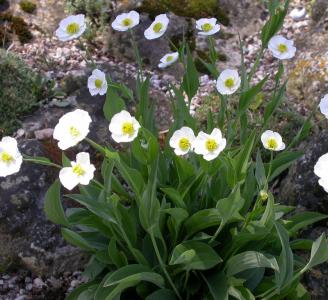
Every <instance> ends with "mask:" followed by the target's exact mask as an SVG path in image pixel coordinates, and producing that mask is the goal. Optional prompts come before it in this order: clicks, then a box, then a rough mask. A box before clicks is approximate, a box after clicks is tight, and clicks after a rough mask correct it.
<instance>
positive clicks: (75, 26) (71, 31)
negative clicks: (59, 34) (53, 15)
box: [66, 23, 80, 35]
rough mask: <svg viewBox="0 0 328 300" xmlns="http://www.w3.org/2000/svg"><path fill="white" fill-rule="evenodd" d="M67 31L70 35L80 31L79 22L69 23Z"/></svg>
mask: <svg viewBox="0 0 328 300" xmlns="http://www.w3.org/2000/svg"><path fill="white" fill-rule="evenodd" d="M66 31H67V33H68V34H70V35H73V34H77V33H78V32H79V31H80V25H79V24H78V23H71V24H68V25H67V27H66Z"/></svg>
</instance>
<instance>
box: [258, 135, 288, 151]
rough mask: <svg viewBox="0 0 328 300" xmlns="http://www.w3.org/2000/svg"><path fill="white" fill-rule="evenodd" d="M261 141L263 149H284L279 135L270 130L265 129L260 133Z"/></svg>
mask: <svg viewBox="0 0 328 300" xmlns="http://www.w3.org/2000/svg"><path fill="white" fill-rule="evenodd" d="M261 141H262V144H263V147H264V148H265V149H268V150H271V151H281V150H284V149H285V147H286V146H285V144H284V143H283V141H282V138H281V135H280V134H279V133H278V132H273V131H272V130H266V131H265V132H263V133H262V135H261Z"/></svg>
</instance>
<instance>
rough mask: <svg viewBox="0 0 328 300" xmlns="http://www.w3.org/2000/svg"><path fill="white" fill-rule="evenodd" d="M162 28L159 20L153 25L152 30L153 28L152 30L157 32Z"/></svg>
mask: <svg viewBox="0 0 328 300" xmlns="http://www.w3.org/2000/svg"><path fill="white" fill-rule="evenodd" d="M162 28H163V24H162V23H160V22H158V23H156V24H155V25H154V26H153V30H154V32H156V33H159V32H160V31H161V30H162Z"/></svg>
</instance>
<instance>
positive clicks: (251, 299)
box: [229, 286, 255, 300]
mask: <svg viewBox="0 0 328 300" xmlns="http://www.w3.org/2000/svg"><path fill="white" fill-rule="evenodd" d="M229 295H231V296H233V297H234V298H236V299H238V300H255V296H254V295H253V294H252V292H251V291H250V290H249V289H247V288H245V287H243V286H238V287H234V286H231V287H230V288H229Z"/></svg>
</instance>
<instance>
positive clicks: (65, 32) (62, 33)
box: [56, 15, 87, 42]
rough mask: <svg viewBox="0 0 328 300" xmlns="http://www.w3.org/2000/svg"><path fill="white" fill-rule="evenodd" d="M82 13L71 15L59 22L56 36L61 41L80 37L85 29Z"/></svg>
mask: <svg viewBox="0 0 328 300" xmlns="http://www.w3.org/2000/svg"><path fill="white" fill-rule="evenodd" d="M86 28H87V25H86V24H85V17H84V15H73V16H69V17H67V18H65V19H64V20H62V21H61V22H60V23H59V27H58V28H57V30H56V36H57V37H58V38H59V39H60V40H61V41H63V42H66V41H70V40H73V39H76V38H78V37H80V36H81V35H82V34H83V33H84V31H85V30H86Z"/></svg>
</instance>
